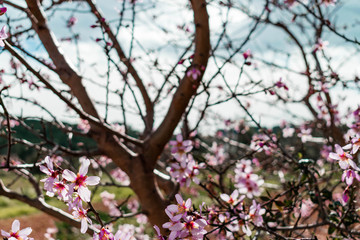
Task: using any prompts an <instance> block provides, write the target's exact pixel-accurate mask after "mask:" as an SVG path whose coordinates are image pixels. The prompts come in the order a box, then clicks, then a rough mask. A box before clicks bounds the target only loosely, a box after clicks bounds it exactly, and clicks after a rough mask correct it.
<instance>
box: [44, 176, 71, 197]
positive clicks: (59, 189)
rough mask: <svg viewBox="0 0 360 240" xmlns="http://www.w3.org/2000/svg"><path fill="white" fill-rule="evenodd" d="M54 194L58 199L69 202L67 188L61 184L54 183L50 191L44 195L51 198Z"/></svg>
mask: <svg viewBox="0 0 360 240" xmlns="http://www.w3.org/2000/svg"><path fill="white" fill-rule="evenodd" d="M55 193H56V194H57V195H58V199H60V200H64V201H68V200H69V197H70V196H69V186H68V185H66V184H64V183H63V182H59V181H57V182H54V184H53V187H52V190H51V191H47V192H46V195H48V196H49V197H53V196H54V195H55Z"/></svg>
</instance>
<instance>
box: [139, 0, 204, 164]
mask: <svg viewBox="0 0 360 240" xmlns="http://www.w3.org/2000/svg"><path fill="white" fill-rule="evenodd" d="M191 5H192V8H193V11H194V22H195V26H196V32H195V53H194V60H193V63H192V66H191V67H190V68H189V69H190V70H191V69H192V68H196V69H198V70H199V71H201V75H200V76H198V78H197V79H193V78H192V77H188V76H187V75H186V73H185V76H184V77H183V79H182V81H181V82H180V85H179V86H178V89H177V90H176V92H175V94H174V96H173V99H172V102H171V104H170V106H169V109H168V112H167V114H166V116H165V118H164V120H163V121H162V123H161V125H160V126H159V127H158V128H157V130H156V131H155V132H154V134H153V135H152V136H151V137H150V139H149V140H148V144H147V146H146V149H145V152H146V153H147V154H148V156H149V157H150V161H151V164H153V165H155V163H156V160H157V157H158V155H159V154H160V153H161V152H162V150H163V148H164V146H165V144H166V143H167V142H168V141H169V139H170V138H171V136H172V134H173V132H174V130H175V128H176V126H177V125H178V123H179V121H180V119H181V117H182V115H183V113H184V112H185V110H186V108H187V106H188V104H189V101H190V99H191V98H192V97H193V96H194V94H196V89H197V87H198V86H199V84H200V82H201V80H202V77H203V73H204V72H203V71H205V69H206V66H207V62H208V58H209V51H210V30H209V21H208V20H209V16H208V13H207V10H206V1H205V0H192V1H191Z"/></svg>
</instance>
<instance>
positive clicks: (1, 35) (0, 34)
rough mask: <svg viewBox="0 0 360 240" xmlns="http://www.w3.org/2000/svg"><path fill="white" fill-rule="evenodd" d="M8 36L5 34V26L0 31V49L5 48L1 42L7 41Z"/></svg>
mask: <svg viewBox="0 0 360 240" xmlns="http://www.w3.org/2000/svg"><path fill="white" fill-rule="evenodd" d="M8 37H9V36H8V35H7V33H6V26H3V27H2V29H1V30H0V47H5V43H4V42H3V41H4V40H5V39H7V38H8Z"/></svg>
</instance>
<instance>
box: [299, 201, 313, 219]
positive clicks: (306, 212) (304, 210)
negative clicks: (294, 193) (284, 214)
mask: <svg viewBox="0 0 360 240" xmlns="http://www.w3.org/2000/svg"><path fill="white" fill-rule="evenodd" d="M314 207H315V204H314V203H313V202H312V201H311V200H310V199H306V200H305V199H303V200H302V202H301V207H300V209H299V211H296V212H295V216H296V217H298V216H299V215H298V214H299V213H300V214H301V217H304V218H306V217H309V216H310V215H311V213H312V212H313V209H314Z"/></svg>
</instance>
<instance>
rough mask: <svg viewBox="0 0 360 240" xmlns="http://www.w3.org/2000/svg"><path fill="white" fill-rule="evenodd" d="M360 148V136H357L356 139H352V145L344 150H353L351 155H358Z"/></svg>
mask: <svg viewBox="0 0 360 240" xmlns="http://www.w3.org/2000/svg"><path fill="white" fill-rule="evenodd" d="M359 148H360V134H356V136H355V137H354V138H352V139H351V143H349V144H348V145H346V146H344V147H343V149H351V152H350V153H351V154H355V153H357V151H358V150H359Z"/></svg>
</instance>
